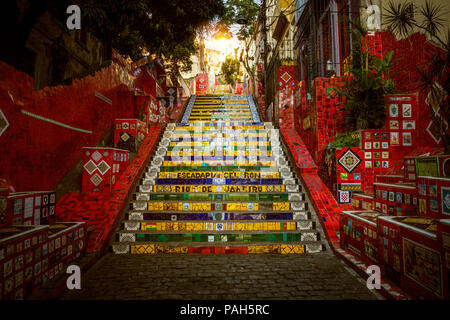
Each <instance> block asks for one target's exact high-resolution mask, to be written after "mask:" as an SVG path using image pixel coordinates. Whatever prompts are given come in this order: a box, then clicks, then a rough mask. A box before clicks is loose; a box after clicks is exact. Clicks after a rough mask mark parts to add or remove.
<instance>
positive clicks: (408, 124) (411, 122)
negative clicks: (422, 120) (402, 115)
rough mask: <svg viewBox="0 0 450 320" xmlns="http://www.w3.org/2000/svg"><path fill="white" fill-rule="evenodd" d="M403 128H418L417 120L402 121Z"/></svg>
mask: <svg viewBox="0 0 450 320" xmlns="http://www.w3.org/2000/svg"><path fill="white" fill-rule="evenodd" d="M402 129H403V130H414V129H416V121H415V120H403V121H402Z"/></svg>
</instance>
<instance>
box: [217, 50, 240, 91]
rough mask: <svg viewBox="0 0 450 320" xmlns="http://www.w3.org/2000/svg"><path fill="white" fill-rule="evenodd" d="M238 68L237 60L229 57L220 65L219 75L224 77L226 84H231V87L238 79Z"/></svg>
mask: <svg viewBox="0 0 450 320" xmlns="http://www.w3.org/2000/svg"><path fill="white" fill-rule="evenodd" d="M239 67H240V63H239V60H237V59H233V58H230V57H228V58H226V59H225V61H224V62H223V63H222V66H221V73H222V75H223V76H224V77H225V80H226V81H227V83H229V84H231V85H232V86H234V84H235V83H236V80H237V79H238V77H239Z"/></svg>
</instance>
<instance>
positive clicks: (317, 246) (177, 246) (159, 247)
mask: <svg viewBox="0 0 450 320" xmlns="http://www.w3.org/2000/svg"><path fill="white" fill-rule="evenodd" d="M112 248H113V252H114V253H116V254H127V253H131V254H158V253H177V254H183V253H184V254H188V253H202V254H205V253H209V254H232V253H237V254H303V253H317V252H321V251H324V250H325V246H324V245H323V244H322V243H321V242H319V241H315V242H306V241H305V242H283V243H277V242H273V243H271V244H260V243H233V244H230V243H211V242H198V243H189V244H188V245H187V244H186V243H179V242H174V243H164V244H161V243H154V242H142V243H140V244H133V243H113V244H112Z"/></svg>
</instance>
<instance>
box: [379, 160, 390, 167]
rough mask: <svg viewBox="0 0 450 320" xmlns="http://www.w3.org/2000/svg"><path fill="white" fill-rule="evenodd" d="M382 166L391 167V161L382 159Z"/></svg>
mask: <svg viewBox="0 0 450 320" xmlns="http://www.w3.org/2000/svg"><path fill="white" fill-rule="evenodd" d="M381 166H382V167H383V168H389V161H382V162H381Z"/></svg>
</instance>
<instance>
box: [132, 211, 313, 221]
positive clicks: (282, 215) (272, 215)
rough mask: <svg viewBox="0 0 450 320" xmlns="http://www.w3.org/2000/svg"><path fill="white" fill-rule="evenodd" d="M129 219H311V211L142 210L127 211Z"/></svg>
mask: <svg viewBox="0 0 450 320" xmlns="http://www.w3.org/2000/svg"><path fill="white" fill-rule="evenodd" d="M126 217H127V219H128V221H153V220H165V221H167V220H170V221H188V220H207V221H211V220H212V221H214V220H221V221H241V220H295V221H309V220H310V219H311V213H310V212H305V211H303V212H266V213H251V212H152V213H150V212H142V211H130V212H128V213H127V216H126Z"/></svg>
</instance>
